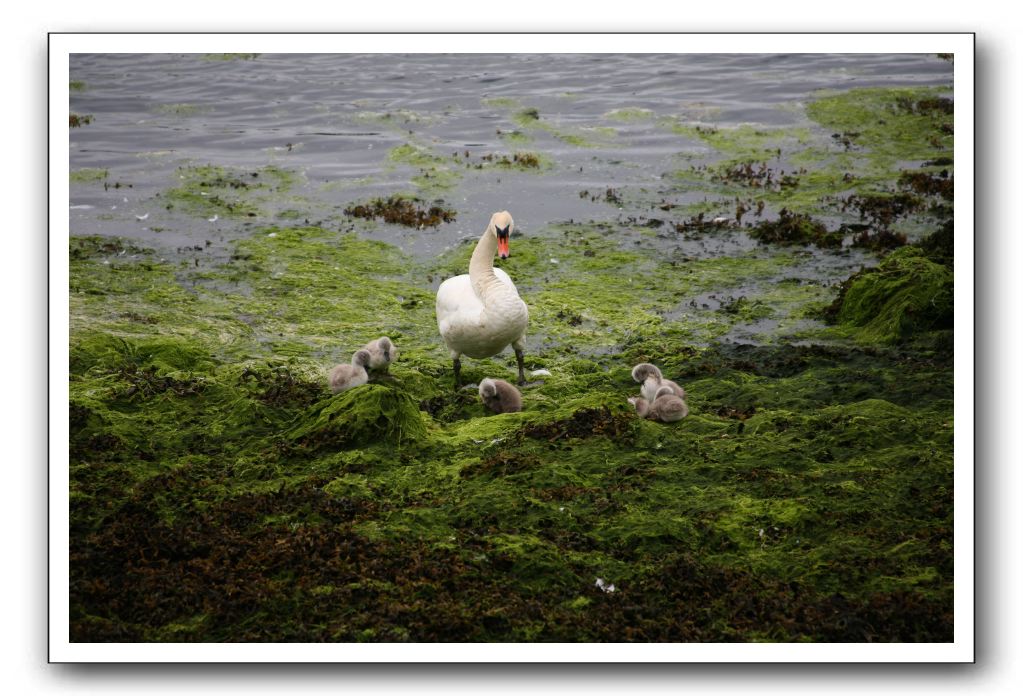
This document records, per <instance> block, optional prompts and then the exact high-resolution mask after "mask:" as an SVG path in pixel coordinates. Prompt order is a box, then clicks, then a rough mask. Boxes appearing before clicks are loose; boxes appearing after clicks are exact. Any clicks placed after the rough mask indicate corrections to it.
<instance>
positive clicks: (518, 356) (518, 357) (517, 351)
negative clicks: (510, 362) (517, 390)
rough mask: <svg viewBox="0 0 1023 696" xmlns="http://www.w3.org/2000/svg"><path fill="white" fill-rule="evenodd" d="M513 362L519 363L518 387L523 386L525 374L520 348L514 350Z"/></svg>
mask: <svg viewBox="0 0 1023 696" xmlns="http://www.w3.org/2000/svg"><path fill="white" fill-rule="evenodd" d="M515 360H516V361H518V363H519V386H520V387H521V386H522V385H523V384H525V383H526V373H525V368H524V365H523V356H522V349H521V348H516V349H515Z"/></svg>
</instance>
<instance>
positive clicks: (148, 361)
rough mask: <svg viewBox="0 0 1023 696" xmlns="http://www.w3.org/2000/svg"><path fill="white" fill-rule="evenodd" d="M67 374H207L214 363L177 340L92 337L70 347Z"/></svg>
mask: <svg viewBox="0 0 1023 696" xmlns="http://www.w3.org/2000/svg"><path fill="white" fill-rule="evenodd" d="M70 357H71V372H72V374H82V373H84V372H86V371H87V370H89V369H92V368H101V369H106V370H112V371H116V370H125V369H133V368H148V369H151V370H153V371H155V372H156V373H157V374H161V375H163V374H170V373H175V372H189V371H208V370H210V369H212V368H213V366H214V362H213V359H212V357H211V356H210V353H209V351H207V350H206V349H204V348H202V347H201V346H198V345H196V344H195V343H192V342H189V341H185V340H182V339H178V338H165V337H154V338H147V339H140V340H133V339H128V338H121V337H119V336H110V335H106V334H93V335H90V336H87V337H85V338H83V339H82V340H80V341H76V342H75V343H74V344H72V345H71V351H70Z"/></svg>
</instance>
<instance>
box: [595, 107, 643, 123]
mask: <svg viewBox="0 0 1023 696" xmlns="http://www.w3.org/2000/svg"><path fill="white" fill-rule="evenodd" d="M653 117H654V112H653V111H651V110H650V109H641V108H638V107H623V108H620V109H612V110H611V111H608V112H607V113H606V114H604V118H606V119H609V120H612V121H626V122H628V121H646V120H648V119H652V118H653Z"/></svg>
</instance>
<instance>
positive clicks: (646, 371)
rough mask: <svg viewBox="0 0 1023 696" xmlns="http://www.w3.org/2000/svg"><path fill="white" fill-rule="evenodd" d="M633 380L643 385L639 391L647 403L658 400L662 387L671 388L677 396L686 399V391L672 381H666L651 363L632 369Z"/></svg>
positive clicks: (641, 364)
mask: <svg viewBox="0 0 1023 696" xmlns="http://www.w3.org/2000/svg"><path fill="white" fill-rule="evenodd" d="M632 378H633V379H634V380H636V381H637V382H640V383H641V384H642V385H643V386H642V387H640V388H639V390H640V393H641V394H642V395H643V398H644V399H646V400H647V401H653V400H654V399H656V398H657V390H658V389H660V388H661V387H671V391H672V392H673V393H674V394H675V396H677V397H678V398H680V399H684V398H686V390H685V389H683V388H682V387H680V386H678V385H677V384H675V383H674V382H672V381H671V380H670V379H664V377H663V376H662V375H661V371H660V370H659V369H658V368H657V366H656V365H651V364H650V363H640V364H639V365H636V366H635V367H634V368H632Z"/></svg>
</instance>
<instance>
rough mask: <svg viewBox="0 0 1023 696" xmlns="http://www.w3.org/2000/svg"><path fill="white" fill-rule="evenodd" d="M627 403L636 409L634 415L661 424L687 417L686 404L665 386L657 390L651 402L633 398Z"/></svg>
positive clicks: (641, 398) (640, 397) (638, 397)
mask: <svg viewBox="0 0 1023 696" xmlns="http://www.w3.org/2000/svg"><path fill="white" fill-rule="evenodd" d="M629 403H630V404H632V405H633V406H635V407H636V413H638V414H639V416H640V417H641V418H649V419H651V420H656V421H661V422H662V423H674V422H675V421H680V420H682V419H683V418H685V417H686V416H688V415H689V407H688V406H687V405H686V402H685V401H683V400H682V399H681V397H679V396H678V395H677V394H675V392H674V391H672V389H671V387H669V386H667V385H665V386H662V387H660V388H659V389H658V390H657V392H656V394H655V398H654V400H653V401H652V402H651V401H647V400H646V399H645V398H643V397H642V396H633V397H631V398H630V399H629Z"/></svg>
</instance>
